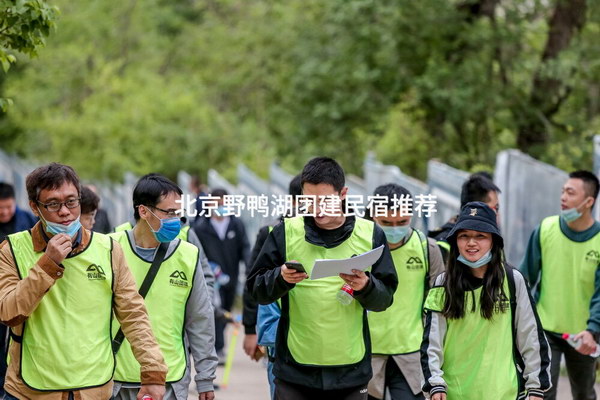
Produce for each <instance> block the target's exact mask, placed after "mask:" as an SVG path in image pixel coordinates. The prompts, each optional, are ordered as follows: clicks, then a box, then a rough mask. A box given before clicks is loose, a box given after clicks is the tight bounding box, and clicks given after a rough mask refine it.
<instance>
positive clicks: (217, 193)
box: [210, 188, 229, 198]
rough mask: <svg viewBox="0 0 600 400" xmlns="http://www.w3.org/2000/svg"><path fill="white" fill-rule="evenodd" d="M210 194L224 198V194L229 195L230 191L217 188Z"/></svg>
mask: <svg viewBox="0 0 600 400" xmlns="http://www.w3.org/2000/svg"><path fill="white" fill-rule="evenodd" d="M210 195H211V196H212V197H221V198H223V197H224V196H229V193H228V192H227V190H225V189H223V188H216V189H214V190H213V191H212V192H211V193H210Z"/></svg>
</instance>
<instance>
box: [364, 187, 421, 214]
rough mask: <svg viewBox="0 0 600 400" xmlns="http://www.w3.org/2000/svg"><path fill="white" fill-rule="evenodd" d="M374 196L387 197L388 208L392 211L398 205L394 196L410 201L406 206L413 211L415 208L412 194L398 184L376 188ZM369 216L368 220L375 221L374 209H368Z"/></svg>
mask: <svg viewBox="0 0 600 400" xmlns="http://www.w3.org/2000/svg"><path fill="white" fill-rule="evenodd" d="M373 196H385V197H387V208H388V209H391V208H392V207H394V206H396V205H398V204H397V203H396V202H394V196H396V198H397V199H400V198H401V197H404V198H406V199H408V201H407V203H406V204H407V205H408V206H409V207H410V209H411V210H412V206H413V196H412V193H411V192H410V190H408V189H407V188H405V187H404V186H401V185H398V184H397V183H386V184H385V185H381V186H377V188H375V190H374V191H373ZM378 204H381V203H378ZM367 214H368V215H367V216H368V218H369V219H371V220H372V219H373V208H372V207H369V208H367Z"/></svg>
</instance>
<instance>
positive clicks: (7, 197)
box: [0, 182, 37, 242]
mask: <svg viewBox="0 0 600 400" xmlns="http://www.w3.org/2000/svg"><path fill="white" fill-rule="evenodd" d="M36 222H37V218H36V217H34V216H33V214H31V213H30V212H29V211H25V210H21V209H20V208H19V207H17V200H16V198H15V188H14V187H13V186H12V185H11V184H8V183H4V182H0V242H1V241H3V240H4V239H6V236H7V235H10V234H12V233H15V232H20V231H25V230H27V229H29V228H31V227H33V226H34V225H35V223H36Z"/></svg>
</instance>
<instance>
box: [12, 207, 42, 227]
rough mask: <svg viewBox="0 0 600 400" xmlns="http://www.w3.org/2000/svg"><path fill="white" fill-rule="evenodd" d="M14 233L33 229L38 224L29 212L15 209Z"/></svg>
mask: <svg viewBox="0 0 600 400" xmlns="http://www.w3.org/2000/svg"><path fill="white" fill-rule="evenodd" d="M14 219H15V232H21V231H26V230H27V229H31V228H33V226H34V225H35V224H36V223H37V222H38V219H37V217H35V216H34V215H33V214H32V213H30V212H29V211H25V210H21V209H20V208H19V207H17V210H16V211H15V216H14Z"/></svg>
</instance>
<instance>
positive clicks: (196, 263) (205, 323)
mask: <svg viewBox="0 0 600 400" xmlns="http://www.w3.org/2000/svg"><path fill="white" fill-rule="evenodd" d="M181 194H182V191H181V189H180V188H179V187H178V186H177V185H176V184H175V183H173V182H172V181H170V180H169V179H167V178H165V177H164V176H162V175H158V174H149V175H146V176H143V177H142V178H141V179H140V180H139V181H138V183H137V184H136V186H135V188H134V189H133V209H134V210H133V211H134V217H135V220H136V224H135V227H134V228H133V229H131V230H127V231H122V232H116V233H113V234H111V236H112V237H113V238H114V239H115V240H116V241H117V242H119V244H120V245H121V247H122V248H123V252H124V253H125V258H126V259H127V264H128V265H129V268H130V269H131V272H132V273H133V276H134V278H135V281H136V283H137V287H138V288H139V290H140V294H141V295H142V296H145V302H146V307H147V308H148V315H149V316H150V322H151V323H152V329H153V330H154V333H155V335H156V338H157V340H158V343H159V345H160V348H161V350H162V352H163V355H164V357H165V360H166V362H167V366H168V368H169V372H168V374H167V382H168V383H167V385H166V394H165V398H167V399H178V400H184V399H187V398H188V392H189V383H190V377H191V371H190V369H191V368H190V363H189V361H188V358H189V357H188V356H189V353H191V355H192V356H193V358H194V369H195V371H196V376H195V381H196V388H197V390H198V394H199V399H200V400H212V399H214V389H213V380H214V379H215V372H216V369H217V356H216V353H215V349H214V344H215V339H214V329H215V328H214V317H213V308H212V305H211V298H210V294H209V290H208V288H207V286H206V282H205V279H204V275H203V273H202V265H203V264H207V263H208V261H207V260H206V256H205V255H204V252H203V251H202V250H200V249H199V248H198V247H196V246H194V245H193V244H190V243H188V242H186V241H185V240H181V239H179V238H178V235H179V232H180V230H181V215H180V209H181ZM115 322H116V321H115ZM118 328H119V326H118V323H115V324H113V336H114V337H115V351H116V355H117V356H116V357H117V369H116V371H115V382H116V383H115V386H114V389H113V394H114V398H115V399H122V400H135V399H136V395H137V393H138V389H139V387H140V381H139V373H138V371H139V368H140V366H139V363H138V362H137V361H136V359H135V357H134V353H133V352H132V351H131V347H130V346H129V343H128V342H127V341H126V340H122V336H121V335H120V334H119V333H117V331H118ZM188 349H189V350H188Z"/></svg>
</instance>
